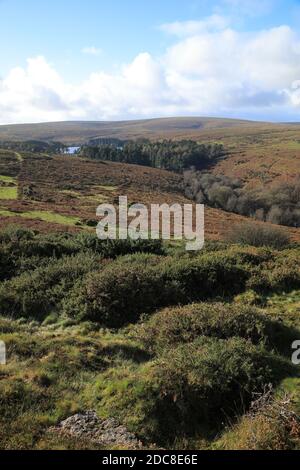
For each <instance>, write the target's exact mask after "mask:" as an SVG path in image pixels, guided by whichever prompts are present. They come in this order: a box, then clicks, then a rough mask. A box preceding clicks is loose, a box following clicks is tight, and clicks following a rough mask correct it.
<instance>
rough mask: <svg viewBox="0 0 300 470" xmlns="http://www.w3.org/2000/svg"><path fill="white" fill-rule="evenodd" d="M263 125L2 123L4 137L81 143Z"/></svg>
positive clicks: (214, 121) (189, 120)
mask: <svg viewBox="0 0 300 470" xmlns="http://www.w3.org/2000/svg"><path fill="white" fill-rule="evenodd" d="M261 126H264V124H261V123H256V122H251V121H243V120H236V119H221V118H202V117H178V118H159V119H145V120H137V121H111V122H109V121H107V122H88V121H72V122H52V123H39V124H14V125H6V126H3V125H2V126H0V141H1V140H2V141H3V140H8V141H9V140H32V139H34V140H43V141H59V142H62V143H66V144H74V145H76V144H78V145H80V144H82V143H84V142H87V141H88V140H90V139H94V138H98V137H100V138H101V137H114V138H117V139H137V138H141V137H142V138H149V139H160V138H183V137H186V138H198V137H199V136H200V135H201V133H202V131H207V130H208V131H210V130H213V129H228V128H236V127H239V128H240V127H241V128H243V129H244V128H246V129H249V128H250V129H253V130H254V129H256V130H257V128H260V127H261ZM275 127H276V126H275Z"/></svg>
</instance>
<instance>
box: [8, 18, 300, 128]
mask: <svg viewBox="0 0 300 470" xmlns="http://www.w3.org/2000/svg"><path fill="white" fill-rule="evenodd" d="M175 25H176V26H175ZM163 29H164V30H165V31H167V32H168V33H172V34H175V40H174V43H173V45H172V46H171V47H169V48H168V49H167V50H166V51H165V53H164V54H163V56H161V57H153V56H152V55H151V54H149V53H148V52H143V53H140V54H138V55H137V57H135V58H134V59H133V60H132V62H131V63H128V64H124V65H123V66H120V68H119V70H118V71H117V72H116V73H114V74H113V73H105V72H104V71H101V70H100V71H95V72H94V73H92V74H91V75H90V76H87V77H86V79H85V80H84V81H82V82H81V83H80V84H77V85H74V84H72V83H69V82H67V81H66V80H64V79H63V77H62V76H61V75H60V74H59V73H58V72H57V70H56V69H55V68H54V66H53V65H51V64H49V63H48V62H47V61H46V59H45V58H44V57H35V58H30V59H28V61H27V65H26V67H16V68H14V69H12V70H11V71H10V73H9V74H8V75H7V76H6V77H5V78H4V79H3V80H2V81H0V123H10V122H32V121H34V122H36V121H51V120H67V119H123V118H137V117H151V116H167V115H185V114H198V115H219V116H222V115H223V116H226V115H228V116H233V115H234V116H255V117H257V118H259V117H260V116H262V117H263V118H265V116H269V118H270V119H271V118H272V117H274V118H276V119H281V120H284V119H285V116H288V117H289V118H291V117H294V118H295V119H296V118H297V115H298V114H299V111H300V86H299V83H300V37H299V34H298V33H296V32H295V31H293V30H292V29H291V28H290V27H288V26H281V27H277V28H270V29H268V30H263V31H257V32H251V33H243V32H239V31H236V30H234V29H232V27H229V24H228V21H227V20H226V19H222V18H221V17H220V18H219V17H216V16H214V17H209V18H208V19H206V20H203V21H200V22H183V23H176V24H174V23H172V24H171V25H169V26H168V25H164V26H163Z"/></svg>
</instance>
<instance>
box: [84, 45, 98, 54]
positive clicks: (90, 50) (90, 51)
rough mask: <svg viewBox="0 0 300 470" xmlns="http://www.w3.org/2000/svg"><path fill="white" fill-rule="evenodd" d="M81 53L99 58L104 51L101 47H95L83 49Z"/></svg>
mask: <svg viewBox="0 0 300 470" xmlns="http://www.w3.org/2000/svg"><path fill="white" fill-rule="evenodd" d="M81 52H82V53H83V54H86V55H94V56H98V55H100V54H102V49H100V48H99V47H95V46H88V47H84V48H83V49H81Z"/></svg>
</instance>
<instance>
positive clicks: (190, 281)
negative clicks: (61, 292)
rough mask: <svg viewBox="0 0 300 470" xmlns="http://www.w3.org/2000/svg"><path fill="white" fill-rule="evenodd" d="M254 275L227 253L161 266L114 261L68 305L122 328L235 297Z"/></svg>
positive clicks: (82, 314)
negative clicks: (168, 309) (145, 316)
mask: <svg viewBox="0 0 300 470" xmlns="http://www.w3.org/2000/svg"><path fill="white" fill-rule="evenodd" d="M247 277H248V272H247V270H246V269H244V268H243V267H242V266H239V265H237V264H236V262H235V260H234V258H233V257H230V256H226V255H224V254H222V253H218V252H217V253H214V254H213V255H210V256H209V255H203V256H202V257H199V258H196V259H191V260H190V259H183V260H175V261H172V260H167V261H166V262H165V263H160V264H159V265H158V266H151V265H150V266H137V265H130V264H128V263H125V264H123V265H122V263H120V262H117V263H112V264H110V265H109V266H107V267H106V268H105V269H104V270H103V271H102V272H100V273H97V274H93V275H92V276H88V278H87V279H86V281H85V283H84V285H83V286H81V287H79V286H76V287H75V288H74V290H73V292H72V293H71V295H70V297H69V299H67V300H66V301H65V303H64V310H65V312H66V313H67V314H68V315H71V316H76V317H78V316H80V317H81V318H87V319H89V320H93V321H98V322H100V323H103V324H105V325H107V326H110V327H120V326H122V325H125V324H126V323H130V322H134V321H136V320H138V318H139V317H140V315H141V314H142V313H148V312H151V311H153V310H155V309H157V308H159V307H164V306H167V305H176V304H178V303H184V304H186V303H189V302H190V301H194V300H203V299H206V298H213V297H216V296H224V295H231V294H234V293H237V292H239V291H240V290H241V289H243V287H244V285H245V282H246V279H247Z"/></svg>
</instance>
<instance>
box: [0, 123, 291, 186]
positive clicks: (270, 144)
mask: <svg viewBox="0 0 300 470" xmlns="http://www.w3.org/2000/svg"><path fill="white" fill-rule="evenodd" d="M98 138H116V139H121V140H122V139H123V140H126V139H138V138H147V139H150V140H159V139H176V140H179V139H193V140H197V141H200V142H203V143H210V142H211V143H221V144H223V145H224V148H225V150H226V152H227V158H226V159H225V160H223V161H221V162H219V163H218V164H217V165H216V166H215V167H214V168H213V169H212V171H213V172H214V173H215V174H224V175H226V176H229V177H237V178H241V179H243V181H244V183H245V184H246V185H247V186H249V188H253V187H256V186H260V185H264V186H265V185H273V184H275V183H277V182H289V181H291V180H293V179H295V178H296V177H298V176H299V174H300V170H299V159H300V125H299V124H297V123H295V124H272V123H264V122H253V121H243V120H235V119H220V118H219V119H217V118H200V117H199V118H198V117H192V118H184V117H183V118H162V119H148V120H139V121H121V122H60V123H42V124H21V125H7V126H0V142H1V141H2V142H3V141H26V140H32V139H34V140H41V141H47V142H53V141H58V142H62V143H63V144H66V145H82V144H84V143H88V142H90V141H91V140H93V139H98Z"/></svg>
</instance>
